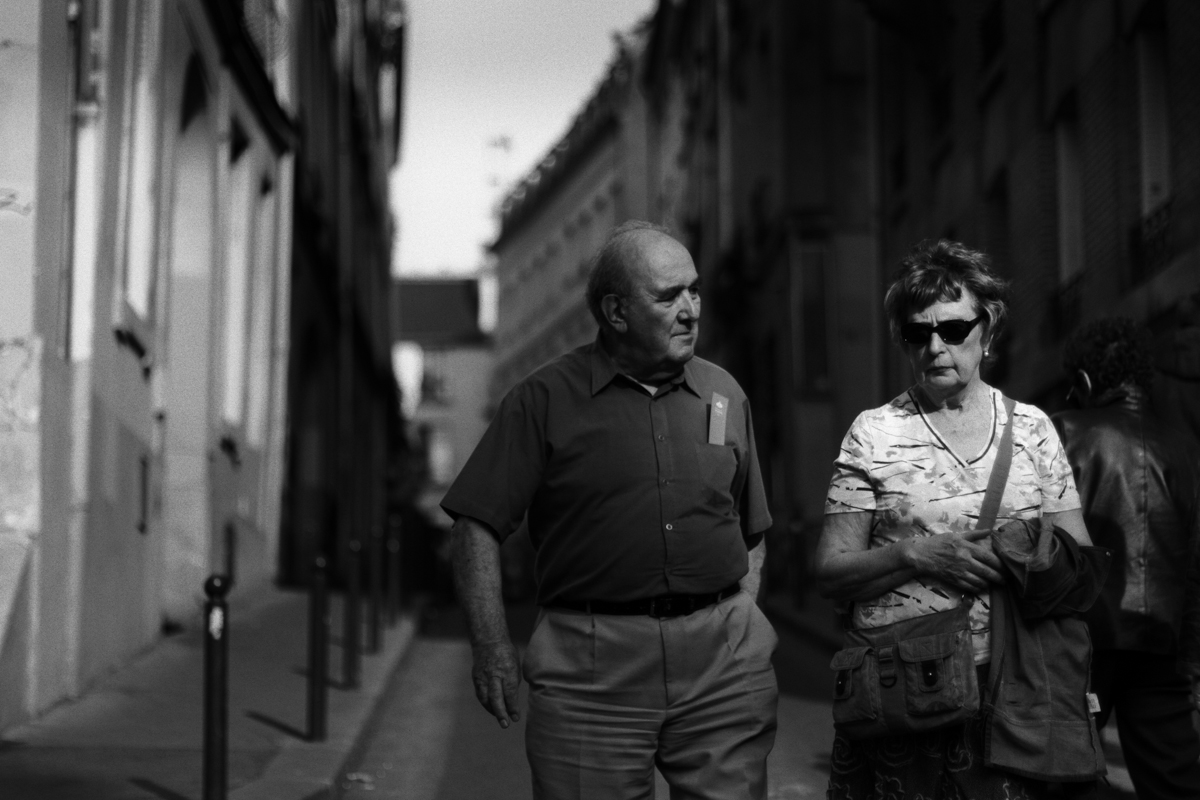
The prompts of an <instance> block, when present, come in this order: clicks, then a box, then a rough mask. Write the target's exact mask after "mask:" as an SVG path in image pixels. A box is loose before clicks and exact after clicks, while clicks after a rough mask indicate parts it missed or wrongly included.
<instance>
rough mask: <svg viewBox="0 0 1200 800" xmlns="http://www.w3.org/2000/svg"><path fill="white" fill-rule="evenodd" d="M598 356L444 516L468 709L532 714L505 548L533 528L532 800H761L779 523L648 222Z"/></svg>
mask: <svg viewBox="0 0 1200 800" xmlns="http://www.w3.org/2000/svg"><path fill="white" fill-rule="evenodd" d="M587 301H588V307H589V309H590V310H591V313H592V315H593V316H594V317H595V318H596V321H597V322H598V323H599V326H600V331H599V334H598V336H597V338H596V340H595V341H594V342H593V343H592V344H589V345H586V346H584V347H580V348H578V349H576V350H574V351H572V352H570V353H567V354H566V355H564V356H561V357H560V358H558V359H556V360H554V361H552V362H550V363H549V364H547V365H546V366H544V367H542V368H540V369H538V370H537V371H535V372H534V373H533V374H532V375H530V376H529V377H527V378H526V379H525V380H523V381H522V382H520V383H519V384H517V385H516V386H515V387H514V388H513V389H512V390H511V391H510V392H509V393H508V395H507V396H506V397H505V398H504V400H503V401H502V402H501V404H500V407H499V410H498V411H497V412H496V416H495V418H494V419H493V421H492V423H491V426H490V427H489V428H488V430H487V433H485V434H484V437H483V439H482V440H481V441H480V443H479V446H478V447H477V448H476V450H475V452H474V453H473V454H472V456H471V458H470V459H469V460H468V462H467V464H466V465H465V466H464V468H463V471H462V473H461V474H460V476H459V478H458V480H456V481H455V483H454V485H453V486H451V488H450V491H449V492H448V493H447V494H446V497H445V499H444V500H443V502H442V506H443V508H445V509H446V511H447V512H448V513H449V514H450V515H451V516H452V517H454V518H455V523H454V529H453V533H452V540H453V546H454V569H455V580H456V583H457V585H458V589H459V595H460V599H461V601H462V603H463V605H464V608H465V609H466V613H467V618H468V622H469V626H470V633H471V645H472V648H473V650H474V657H475V664H474V670H473V679H474V682H475V693H476V695H477V696H478V698H479V701H480V703H482V704H483V706H484V708H485V709H487V710H488V711H489V712H490V713H491V714H493V715H494V716H495V717H496V718H497V719H498V720H499V722H500V725H501V726H502V727H505V728H507V727H509V724H510V721H516V720H518V719H519V718H520V717H519V714H520V712H519V710H518V708H517V689H518V686H519V683H520V672H519V668H518V663H517V653H516V650H515V649H514V647H513V645H512V642H511V639H510V637H509V634H508V630H507V627H506V624H505V621H504V610H503V606H502V602H501V594H500V568H499V548H500V543H501V542H502V541H504V539H505V538H506V537H507V536H508V535H509V534H511V533H512V532H513V531H514V530H515V529H516V528H517V527H518V526H519V525H520V524H521V522H522V520H523V519H526V518H527V519H528V524H529V533H530V537H531V539H532V541H533V545H534V547H535V549H536V551H537V559H536V568H535V572H536V579H537V601H538V604H539V605H540V606H541V613H540V615H539V618H538V622H537V625H536V627H535V629H534V632H533V635H532V637H531V639H530V642H529V647H528V649H527V651H526V653H525V659H524V664H523V669H524V675H525V679H526V680H527V681H528V683H529V709H528V719H527V720H526V731H525V744H526V753H527V755H528V758H529V764H530V768H531V770H532V774H533V787H534V788H533V793H534V797H536V798H604V799H605V800H609V799H610V798H648V797H652V796H653V793H654V768H655V767H657V768H658V769H659V771H660V772H661V773H662V775H663V776H664V778H666V780H667V783H668V784H669V785H670V786H671V797H672V798H675V799H676V800H679V799H681V798H765V797H766V796H767V790H766V758H767V754H768V752H770V750H771V747H772V745H773V744H774V740H775V724H776V722H775V720H776V712H775V705H776V699H777V696H778V690H777V687H776V683H775V675H774V672H773V670H772V667H771V662H770V659H771V653H772V652H773V650H774V648H775V644H776V637H775V632H774V630H773V629H772V628H771V625H770V623H769V622H768V621H767V620H766V618H765V617H764V616H763V615H762V612H761V611H759V609H758V607H757V605H756V603H755V598H756V595H757V593H758V582H759V570H760V568H761V565H762V558H763V543H762V540H763V536H762V533H763V531H764V530H766V529H767V528H768V527H769V526H770V524H771V518H770V515H769V513H768V511H767V505H766V499H765V495H764V492H763V485H762V476H761V474H760V472H759V467H758V460H757V456H756V455H755V446H754V432H753V429H752V427H751V422H750V408H749V405H748V403H747V401H746V397H745V394H744V393H743V392H742V390H741V388H740V387H739V386H738V384H737V382H736V381H734V379H733V378H732V377H731V376H730V375H729V374H728V373H727V372H725V371H724V370H722V369H720V368H719V367H717V366H715V365H713V364H711V363H709V362H707V361H705V360H703V359H701V358H695V357H694V349H695V346H696V337H697V335H698V333H699V323H700V293H699V277H698V275H697V274H696V268H695V265H694V264H693V263H692V258H691V256H690V255H689V254H688V251H687V249H686V248H684V247H683V245H681V244H680V243H679V242H677V241H676V240H675V239H673V238H671V237H670V236H669V235H668V234H667V232H666V231H665V230H664V229H662V228H660V227H657V226H653V225H650V224H648V223H644V222H633V223H627V224H625V225H623V226H621V227H620V228H617V229H616V230H615V231H613V233H612V234H611V235H610V236H609V238H608V240H607V242H606V243H605V244H604V246H603V247H602V249H601V251H600V253H599V255H598V256H597V258H596V262H595V264H594V266H593V269H592V274H591V277H590V279H589V281H588V287H587Z"/></svg>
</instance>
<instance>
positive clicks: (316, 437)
mask: <svg viewBox="0 0 1200 800" xmlns="http://www.w3.org/2000/svg"><path fill="white" fill-rule="evenodd" d="M405 23H406V16H405V8H404V4H403V2H401V0H321V1H320V2H311V3H309V2H305V3H300V4H298V5H297V9H296V14H295V36H296V42H297V48H298V51H299V52H302V53H304V54H305V57H304V58H303V59H301V60H300V61H299V63H298V64H297V87H298V88H297V103H296V126H297V129H298V130H299V132H300V135H299V144H298V147H297V152H296V170H295V204H294V205H295V216H294V230H295V238H294V245H293V251H292V252H293V256H292V275H293V276H294V278H293V291H292V295H291V306H290V317H291V318H290V323H289V324H290V341H291V348H290V353H291V371H290V376H291V377H290V383H289V385H288V387H287V406H288V408H289V409H290V411H291V416H290V418H289V420H288V442H289V448H290V449H289V453H290V457H289V459H288V462H287V471H286V474H285V475H284V495H283V496H284V500H283V502H284V509H283V520H282V532H281V542H280V547H281V553H280V568H281V575H280V577H281V579H282V580H284V581H285V582H288V583H305V582H306V581H307V580H308V578H309V575H310V572H311V569H312V564H313V559H314V557H316V556H317V555H324V556H325V557H326V558H327V559H328V560H329V563H330V566H331V569H332V570H333V575H334V578H335V580H337V581H344V580H345V579H346V578H347V577H348V572H347V565H348V563H349V562H350V561H351V557H350V556H351V553H352V552H356V553H361V554H362V558H361V559H357V560H358V561H359V562H360V563H361V564H363V565H369V566H371V567H375V566H378V565H380V564H381V562H382V561H383V557H384V556H383V553H384V550H385V544H386V542H385V538H386V536H388V535H389V534H388V525H387V519H388V514H389V507H391V506H396V505H399V504H400V502H401V501H400V499H399V494H400V493H401V492H402V491H403V486H402V484H403V483H404V481H403V478H402V476H403V474H404V472H405V470H404V465H403V453H404V450H405V439H404V435H403V431H402V428H401V421H400V400H399V391H398V387H397V384H396V379H395V376H394V374H393V372H392V356H391V335H392V326H391V321H390V320H391V312H392V309H391V304H390V297H391V281H392V279H391V252H392V237H393V235H394V225H393V221H392V217H391V210H390V207H389V204H388V183H387V178H388V172H389V170H390V169H391V167H392V166H393V165H395V163H396V159H397V158H398V156H399V147H400V122H401V119H400V114H401V98H402V92H403V86H404V72H403V65H404V30H405ZM370 575H371V578H372V579H373V580H378V579H379V578H380V576H379V573H378V572H377V571H371V573H370Z"/></svg>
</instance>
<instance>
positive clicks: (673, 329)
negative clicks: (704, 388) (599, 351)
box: [621, 231, 700, 377]
mask: <svg viewBox="0 0 1200 800" xmlns="http://www.w3.org/2000/svg"><path fill="white" fill-rule="evenodd" d="M637 249H638V251H639V253H640V255H641V258H640V259H638V263H637V264H636V265H635V266H634V268H633V276H634V290H633V294H632V296H631V297H628V298H625V300H624V301H623V302H622V307H623V310H624V313H625V321H626V324H627V326H628V327H627V328H626V330H625V331H624V332H623V334H622V336H621V338H622V340H623V344H624V345H625V347H626V348H627V351H628V353H629V355H630V357H631V360H632V361H634V362H635V363H636V366H637V368H638V370H639V371H641V372H642V373H643V375H644V376H646V377H653V376H655V375H662V374H665V375H671V374H674V373H676V372H678V370H679V368H680V367H682V366H683V365H684V364H686V363H687V362H688V361H690V360H691V358H692V356H693V355H695V349H696V337H697V336H698V335H699V333H700V276H699V275H698V274H697V273H696V265H695V264H693V263H692V257H691V255H690V254H689V253H688V251H687V248H685V247H684V246H683V245H681V244H680V243H679V242H677V241H675V240H674V239H672V238H671V237H669V236H667V235H665V234H662V233H658V232H657V231H648V232H645V233H641V234H638V241H637ZM635 377H639V376H635Z"/></svg>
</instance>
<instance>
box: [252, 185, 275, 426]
mask: <svg viewBox="0 0 1200 800" xmlns="http://www.w3.org/2000/svg"><path fill="white" fill-rule="evenodd" d="M275 195H276V193H275V192H274V191H272V186H271V182H270V181H269V180H267V179H266V178H263V179H262V181H261V182H260V184H259V191H258V197H257V198H256V206H255V210H254V228H255V235H254V242H255V247H254V261H253V262H252V263H251V264H250V289H251V294H250V342H249V361H248V364H247V366H248V370H247V371H248V376H247V382H248V387H247V397H246V406H247V408H246V441H247V442H248V443H249V444H250V445H251V446H253V447H261V446H262V444H263V442H264V441H265V440H266V429H267V417H268V413H267V412H268V404H269V402H270V397H269V396H268V392H269V391H270V382H271V332H272V329H273V327H274V325H273V320H274V316H273V311H274V307H275V302H274V294H275V209H276V203H275Z"/></svg>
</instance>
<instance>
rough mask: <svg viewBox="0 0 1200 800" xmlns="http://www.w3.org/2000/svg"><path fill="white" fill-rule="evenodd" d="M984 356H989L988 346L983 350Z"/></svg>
mask: <svg viewBox="0 0 1200 800" xmlns="http://www.w3.org/2000/svg"><path fill="white" fill-rule="evenodd" d="M983 357H984V358H987V357H988V351H987V348H984V350H983Z"/></svg>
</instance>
